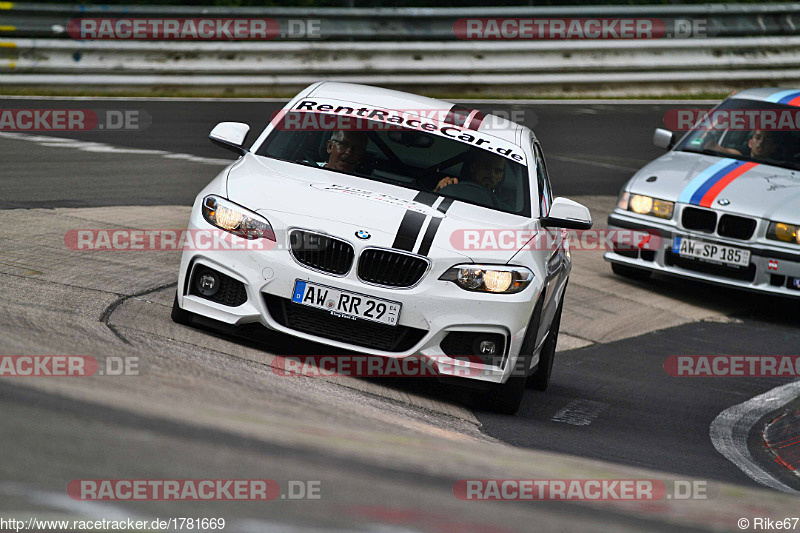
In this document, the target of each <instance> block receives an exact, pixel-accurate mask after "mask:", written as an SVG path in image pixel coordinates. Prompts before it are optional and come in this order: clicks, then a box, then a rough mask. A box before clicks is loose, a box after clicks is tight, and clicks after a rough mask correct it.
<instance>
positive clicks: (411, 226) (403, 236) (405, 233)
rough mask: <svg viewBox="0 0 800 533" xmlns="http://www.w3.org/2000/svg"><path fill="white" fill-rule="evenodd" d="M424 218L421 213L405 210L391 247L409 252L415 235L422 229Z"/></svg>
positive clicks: (415, 237)
mask: <svg viewBox="0 0 800 533" xmlns="http://www.w3.org/2000/svg"><path fill="white" fill-rule="evenodd" d="M425 218H426V217H425V215H423V214H422V213H419V212H417V211H411V210H407V211H406V214H405V215H404V216H403V220H402V221H401V222H400V227H399V228H398V229H397V235H396V236H395V238H394V244H392V248H396V249H398V250H405V251H406V252H411V251H412V250H413V249H414V243H416V242H417V235H419V232H420V230H421V229H422V224H424V223H425Z"/></svg>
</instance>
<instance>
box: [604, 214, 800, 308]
mask: <svg viewBox="0 0 800 533" xmlns="http://www.w3.org/2000/svg"><path fill="white" fill-rule="evenodd" d="M677 220H679V217H678V214H676V215H675V217H673V219H672V220H661V219H654V217H648V216H641V215H636V214H635V213H631V212H630V211H621V210H619V209H615V210H614V212H612V213H611V214H610V215H609V217H608V228H609V230H638V231H648V232H651V233H654V234H658V235H660V237H661V244H660V246H659V247H658V248H657V249H653V250H646V249H645V250H640V249H636V248H635V247H634V248H632V249H631V248H625V247H620V248H615V249H614V250H612V251H608V252H606V253H605V254H604V255H603V258H604V259H605V260H606V261H608V262H610V263H616V264H621V265H627V266H631V267H636V268H641V269H645V270H650V271H653V272H660V273H663V274H669V275H674V276H680V277H683V278H690V279H696V280H700V281H706V282H710V283H715V284H719V285H725V286H729V287H736V288H739V289H745V290H750V291H757V292H762V293H767V294H775V295H781V296H788V297H793V298H800V288H797V287H796V286H795V283H800V251H792V250H791V249H788V248H786V247H784V246H781V243H777V242H775V241H769V240H767V239H766V238H765V237H764V235H765V233H766V225H767V224H768V222H767V221H765V220H759V222H758V225H757V227H756V229H755V232H754V236H753V237H752V238H751V239H749V240H747V241H742V240H737V239H731V238H726V237H720V236H719V235H717V234H716V233H711V234H709V233H702V232H697V231H691V230H687V229H684V228H682V227H681V226H680V225H679V224H678V223H677ZM677 236H681V237H689V238H692V239H697V240H701V241H705V242H709V243H716V244H723V245H727V246H733V247H736V248H740V249H743V250H749V251H750V264H749V265H748V267H741V268H739V269H734V268H727V267H723V266H720V265H719V264H715V263H711V262H703V261H698V260H690V259H686V258H682V257H680V256H679V255H678V254H677V253H675V252H673V250H672V244H673V242H674V239H675V237H677ZM795 280H799V281H795Z"/></svg>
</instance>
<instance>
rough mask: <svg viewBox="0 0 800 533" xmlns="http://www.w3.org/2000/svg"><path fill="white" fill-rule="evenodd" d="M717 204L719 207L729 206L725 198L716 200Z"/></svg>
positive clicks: (728, 201)
mask: <svg viewBox="0 0 800 533" xmlns="http://www.w3.org/2000/svg"><path fill="white" fill-rule="evenodd" d="M717 203H718V204H719V205H730V203H731V201H730V200H728V199H727V198H720V199H719V200H717Z"/></svg>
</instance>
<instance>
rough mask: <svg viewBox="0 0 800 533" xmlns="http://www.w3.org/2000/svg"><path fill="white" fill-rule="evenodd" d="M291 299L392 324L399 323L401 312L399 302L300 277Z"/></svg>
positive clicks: (338, 312) (352, 318) (347, 314)
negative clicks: (312, 281)
mask: <svg viewBox="0 0 800 533" xmlns="http://www.w3.org/2000/svg"><path fill="white" fill-rule="evenodd" d="M292 301H293V302H295V303H299V304H303V305H308V306H311V307H316V308H317V309H325V310H326V311H330V312H331V314H332V315H336V316H340V317H342V318H349V319H351V320H354V319H356V318H363V319H364V320H372V321H373V322H380V323H381V324H387V325H389V326H396V325H397V319H398V317H399V316H400V308H401V307H402V304H401V303H400V302H392V301H390V300H383V299H381V298H373V297H372V296H367V295H365V294H359V293H357V292H350V291H343V290H341V289H334V288H333V287H328V286H327V285H319V284H317V283H311V282H310V281H303V280H300V279H298V280H297V281H295V284H294V293H292Z"/></svg>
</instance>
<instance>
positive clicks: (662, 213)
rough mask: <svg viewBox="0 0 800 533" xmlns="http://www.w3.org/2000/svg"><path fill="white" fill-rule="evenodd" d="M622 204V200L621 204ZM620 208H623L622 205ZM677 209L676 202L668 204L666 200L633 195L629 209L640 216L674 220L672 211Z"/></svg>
mask: <svg viewBox="0 0 800 533" xmlns="http://www.w3.org/2000/svg"><path fill="white" fill-rule="evenodd" d="M626 194H627V193H626ZM621 203H622V198H620V201H619V204H621ZM620 207H622V206H621V205H620ZM674 208H675V202H668V201H666V200H659V199H657V198H651V197H649V196H644V195H642V194H632V195H631V196H630V202H629V203H628V206H627V209H628V210H629V211H633V212H634V213H639V214H640V215H650V216H653V217H658V218H672V211H673V209H674Z"/></svg>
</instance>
